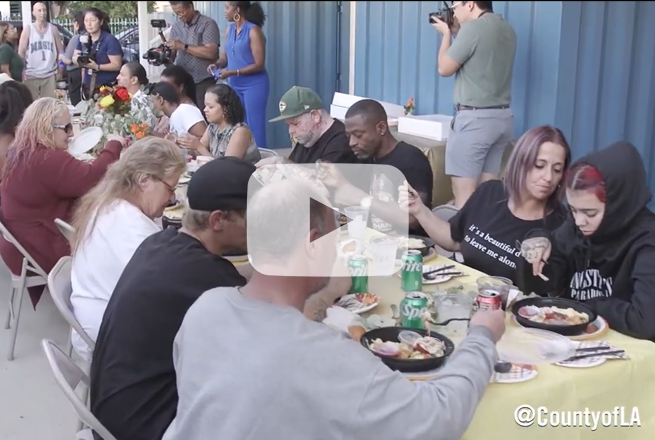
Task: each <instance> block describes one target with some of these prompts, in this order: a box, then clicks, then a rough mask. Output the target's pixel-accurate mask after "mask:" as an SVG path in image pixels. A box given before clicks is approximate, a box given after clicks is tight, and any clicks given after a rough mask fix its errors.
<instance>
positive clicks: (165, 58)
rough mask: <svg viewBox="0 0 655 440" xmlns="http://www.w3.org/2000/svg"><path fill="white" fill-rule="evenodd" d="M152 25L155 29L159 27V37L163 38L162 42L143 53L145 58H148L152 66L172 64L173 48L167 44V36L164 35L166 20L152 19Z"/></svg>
mask: <svg viewBox="0 0 655 440" xmlns="http://www.w3.org/2000/svg"><path fill="white" fill-rule="evenodd" d="M150 26H152V27H153V28H155V29H159V38H161V41H162V44H160V45H159V46H157V47H153V48H152V49H148V51H147V52H146V53H145V54H143V58H144V59H146V60H148V64H150V65H152V66H161V65H163V64H172V61H171V56H172V55H173V50H172V49H171V48H170V47H167V46H166V37H165V36H164V29H166V20H161V19H156V20H150Z"/></svg>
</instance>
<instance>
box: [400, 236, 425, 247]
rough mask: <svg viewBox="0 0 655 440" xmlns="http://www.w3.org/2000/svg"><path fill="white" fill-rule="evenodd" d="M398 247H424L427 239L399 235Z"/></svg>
mask: <svg viewBox="0 0 655 440" xmlns="http://www.w3.org/2000/svg"><path fill="white" fill-rule="evenodd" d="M398 247H399V248H401V249H423V248H424V247H425V241H423V240H421V239H420V238H409V237H398Z"/></svg>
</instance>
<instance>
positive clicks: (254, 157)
mask: <svg viewBox="0 0 655 440" xmlns="http://www.w3.org/2000/svg"><path fill="white" fill-rule="evenodd" d="M205 117H206V118H207V121H209V125H208V127H207V130H206V131H205V134H204V135H203V136H202V137H201V138H200V139H198V138H197V137H195V136H191V135H182V136H180V137H179V138H178V142H179V144H180V146H182V147H184V148H187V149H190V150H194V151H196V153H198V154H199V155H201V156H210V157H223V156H234V157H238V158H239V159H243V160H245V161H248V162H250V163H252V164H255V163H257V162H259V160H261V154H260V153H259V148H257V143H256V142H255V137H254V136H253V135H252V132H251V131H250V129H249V128H248V126H247V125H246V124H244V120H245V112H244V110H243V105H242V104H241V100H240V99H239V95H237V93H236V92H235V91H234V90H233V89H232V88H231V87H230V86H228V85H227V84H217V85H215V86H214V87H212V88H210V89H209V90H207V93H205Z"/></svg>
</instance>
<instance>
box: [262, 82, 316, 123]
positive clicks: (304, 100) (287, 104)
mask: <svg viewBox="0 0 655 440" xmlns="http://www.w3.org/2000/svg"><path fill="white" fill-rule="evenodd" d="M279 108H280V116H278V117H277V118H273V119H271V120H270V121H268V122H277V121H284V120H285V119H289V118H295V117H296V116H299V115H302V114H303V113H307V112H308V111H311V110H320V109H322V108H323V101H321V98H319V97H318V95H317V94H316V92H314V91H313V90H312V89H309V88H307V87H298V86H293V87H291V88H290V89H289V90H288V91H287V92H286V93H285V94H284V95H282V98H281V99H280V103H279Z"/></svg>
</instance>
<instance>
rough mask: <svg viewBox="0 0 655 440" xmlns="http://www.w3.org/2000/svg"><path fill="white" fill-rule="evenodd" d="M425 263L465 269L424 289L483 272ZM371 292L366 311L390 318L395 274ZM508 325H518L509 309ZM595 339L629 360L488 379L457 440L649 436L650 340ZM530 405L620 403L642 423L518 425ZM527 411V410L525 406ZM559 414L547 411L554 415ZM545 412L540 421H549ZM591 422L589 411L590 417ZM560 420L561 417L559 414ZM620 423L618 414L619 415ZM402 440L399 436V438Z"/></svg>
mask: <svg viewBox="0 0 655 440" xmlns="http://www.w3.org/2000/svg"><path fill="white" fill-rule="evenodd" d="M426 264H431V265H438V264H455V265H456V266H457V269H458V270H460V271H462V272H464V273H465V274H467V276H465V277H461V278H456V279H453V280H451V281H449V282H447V283H442V284H436V285H434V284H433V285H424V288H423V291H425V292H433V291H435V290H437V289H439V290H442V289H448V288H452V287H456V286H458V285H461V284H463V285H467V284H475V282H476V280H477V279H478V278H479V277H481V276H484V274H483V273H481V272H478V271H476V270H473V269H471V268H469V267H467V266H464V265H461V264H458V263H455V262H453V261H451V260H448V259H446V258H444V257H442V256H438V257H436V258H434V259H431V260H430V261H429V262H426ZM369 287H370V291H371V292H372V293H375V294H377V295H379V296H380V298H381V303H380V305H378V306H377V307H376V308H375V309H374V310H372V311H370V312H369V314H378V315H381V316H386V317H391V316H392V312H391V305H392V304H395V305H397V304H399V303H400V301H401V300H402V299H403V297H404V292H403V291H402V290H401V288H400V278H399V277H398V276H393V277H372V278H370V279H369ZM507 326H508V328H509V327H513V326H518V324H516V323H515V322H514V321H513V320H512V319H510V314H509V313H508V318H507ZM599 339H602V340H605V341H608V342H609V343H610V344H612V345H613V346H616V347H619V348H621V349H625V351H626V353H627V354H628V355H629V356H630V360H628V361H625V360H608V361H606V362H605V363H604V364H602V365H600V366H597V367H594V368H581V369H578V368H567V367H561V366H557V365H540V366H538V372H539V374H538V376H537V377H536V378H534V379H532V380H530V381H527V382H522V383H514V384H500V383H492V384H490V385H489V388H488V389H487V391H486V392H485V394H484V396H483V398H482V400H481V402H480V405H479V407H478V409H477V412H476V414H475V417H474V419H473V422H472V424H471V426H470V427H469V429H468V430H467V432H466V434H465V435H464V437H463V438H462V440H513V439H516V440H528V439H529V440H550V439H551V438H557V439H566V440H587V439H589V440H618V439H620V440H651V439H652V438H655V344H653V343H652V342H649V341H642V340H637V339H633V338H630V337H627V336H624V335H622V334H619V333H617V332H615V331H613V330H610V331H609V332H607V333H606V334H605V335H603V336H601V337H599ZM525 405H529V406H530V407H532V408H534V409H535V411H536V410H538V408H540V407H543V408H546V409H547V410H548V411H549V414H553V413H558V412H559V413H561V412H563V411H585V409H588V410H589V411H601V412H602V411H610V412H611V411H614V410H615V408H616V407H624V409H625V422H626V423H630V421H631V415H632V411H633V410H632V408H633V407H636V408H637V409H638V411H639V416H640V423H641V427H632V428H631V427H618V428H615V427H604V426H602V424H599V426H598V427H597V429H596V431H592V428H591V427H586V426H582V427H562V426H559V427H554V426H538V424H537V422H536V421H535V423H534V424H532V425H531V426H527V427H521V426H519V425H518V424H517V422H516V421H515V419H514V414H515V412H516V411H517V409H518V408H521V407H522V406H525ZM528 411H529V410H528ZM558 416H559V414H555V415H551V417H553V419H555V418H557V417H558ZM548 417H549V416H548V415H546V416H544V417H543V419H544V421H546V422H547V421H548ZM589 419H590V422H592V423H593V420H591V416H589ZM560 420H561V419H560ZM584 421H585V420H584V419H583V420H582V423H584ZM618 422H619V423H621V419H620V418H619V419H618ZM399 440H401V439H399Z"/></svg>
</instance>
